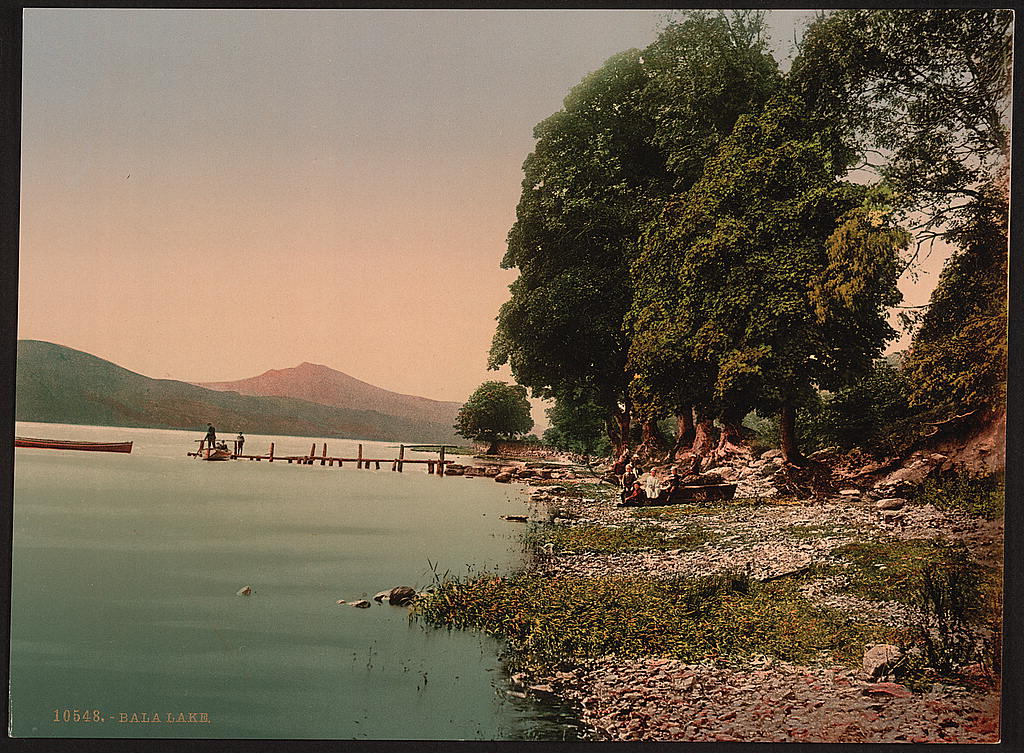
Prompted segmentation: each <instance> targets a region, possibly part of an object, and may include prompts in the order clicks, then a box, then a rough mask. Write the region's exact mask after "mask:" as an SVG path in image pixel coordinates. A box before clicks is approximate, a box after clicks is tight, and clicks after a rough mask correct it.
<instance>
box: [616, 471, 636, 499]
mask: <svg viewBox="0 0 1024 753" xmlns="http://www.w3.org/2000/svg"><path fill="white" fill-rule="evenodd" d="M637 473H638V471H636V470H635V469H634V468H633V466H632V465H627V466H626V472H625V473H624V474H622V492H621V494H620V495H619V496H620V497H622V499H623V500H625V499H626V495H628V494H629V492H630V491H631V490H632V488H633V482H634V481H636V479H637Z"/></svg>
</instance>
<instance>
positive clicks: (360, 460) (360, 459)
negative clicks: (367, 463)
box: [356, 445, 363, 468]
mask: <svg viewBox="0 0 1024 753" xmlns="http://www.w3.org/2000/svg"><path fill="white" fill-rule="evenodd" d="M362 467H363V446H362V445H359V453H358V454H357V457H356V468H362Z"/></svg>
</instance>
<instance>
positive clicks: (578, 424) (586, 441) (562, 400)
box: [544, 396, 611, 456]
mask: <svg viewBox="0 0 1024 753" xmlns="http://www.w3.org/2000/svg"><path fill="white" fill-rule="evenodd" d="M545 413H546V414H547V417H548V421H550V422H551V426H550V428H548V429H546V430H545V431H544V441H545V442H547V443H548V444H550V445H554V446H555V447H557V448H559V449H560V450H568V451H569V452H576V453H579V454H581V455H597V456H605V455H608V454H609V453H610V452H611V444H610V443H609V442H608V436H607V434H606V433H605V419H606V418H607V413H606V411H605V409H604V408H602V407H601V406H600V405H597V404H596V403H594V402H593V401H591V400H584V401H580V400H571V399H569V398H567V397H564V396H563V397H559V398H558V399H557V400H556V401H555V404H554V406H552V407H551V408H548V409H547V410H546V411H545Z"/></svg>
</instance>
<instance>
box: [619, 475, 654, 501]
mask: <svg viewBox="0 0 1024 753" xmlns="http://www.w3.org/2000/svg"><path fill="white" fill-rule="evenodd" d="M645 502H647V495H646V494H645V493H644V490H643V489H642V488H641V486H640V482H639V481H634V482H633V489H632V491H631V492H630V493H629V495H628V496H627V497H626V498H625V499H624V500H622V502H621V503H620V504H619V507H638V506H640V505H642V504H644V503H645Z"/></svg>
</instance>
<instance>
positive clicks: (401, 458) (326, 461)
mask: <svg viewBox="0 0 1024 753" xmlns="http://www.w3.org/2000/svg"><path fill="white" fill-rule="evenodd" d="M196 441H197V442H199V449H198V450H197V451H196V452H189V453H187V455H188V456H189V457H198V458H205V457H206V456H207V454H208V452H209V449H208V448H205V449H204V445H205V443H206V440H205V439H197V440H196ZM232 444H233V445H234V449H233V450H232V451H231V459H232V460H255V461H257V462H261V461H263V460H266V461H267V462H268V463H273V462H274V461H275V460H277V461H282V460H283V461H285V462H287V463H295V464H296V465H314V464H315V463H316V462H317V461H319V462H320V465H327V466H333V465H334V464H335V463H337V464H338V467H339V468H341V467H342V465H343V464H344V463H355V464H356V468H359V469H362V468H366V469H369V468H370V464H371V463H373V467H374V469H375V470H378V471H379V470H380V464H381V463H384V464H385V466H386V465H387V464H388V463H390V464H391V470H392V471H396V472H398V473H401V472H402V468H403V467H404V466H406V465H410V464H413V465H425V466H426V467H427V473H436V474H437V475H438V476H443V475H445V473H444V469H445V466H447V465H448V464H450V463H453V462H455V461H453V460H445V458H444V445H442V446H441V449H440V450H439V451H438V457H437V460H433V459H429V458H414V459H409V458H406V457H405V445H404V444H400V445H398V457H397V458H367V457H363V446H362V444H360V445H358V450H357V452H358V455H357V456H356V457H354V458H346V457H340V456H337V455H328V454H327V443H326V442H324V443H323V451H322V452H321V453H320V455H317V454H316V442H314V443H313V444H312V446H311V447H310V448H309V454H308V455H275V454H274V443H273V442H271V443H270V451H269V452H268V453H267V454H266V455H246V454H243V453H239V452H238V440H232ZM243 449H244V447H243Z"/></svg>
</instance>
